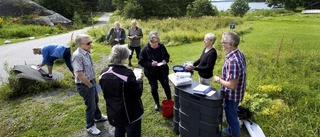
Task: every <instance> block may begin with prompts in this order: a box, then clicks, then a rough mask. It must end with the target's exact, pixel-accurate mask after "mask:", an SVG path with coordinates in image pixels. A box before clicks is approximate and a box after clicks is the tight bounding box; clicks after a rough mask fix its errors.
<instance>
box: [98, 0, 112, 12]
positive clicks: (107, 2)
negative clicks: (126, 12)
mask: <svg viewBox="0 0 320 137" xmlns="http://www.w3.org/2000/svg"><path fill="white" fill-rule="evenodd" d="M98 3H99V4H98V11H100V12H112V11H114V10H116V8H115V7H114V6H112V1H111V0H98Z"/></svg>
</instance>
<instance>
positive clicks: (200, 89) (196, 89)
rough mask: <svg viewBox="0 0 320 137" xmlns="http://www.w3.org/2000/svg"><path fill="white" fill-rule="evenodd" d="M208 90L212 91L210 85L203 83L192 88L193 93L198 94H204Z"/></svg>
mask: <svg viewBox="0 0 320 137" xmlns="http://www.w3.org/2000/svg"><path fill="white" fill-rule="evenodd" d="M210 91H212V88H211V87H210V86H207V85H203V84H199V85H198V86H196V87H194V88H193V93H195V94H200V95H206V94H207V93H208V92H210ZM210 94H212V93H210ZM213 94H214V93H213Z"/></svg>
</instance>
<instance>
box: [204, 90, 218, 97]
mask: <svg viewBox="0 0 320 137" xmlns="http://www.w3.org/2000/svg"><path fill="white" fill-rule="evenodd" d="M214 93H216V91H214V90H211V91H209V92H208V93H207V94H206V96H208V97H210V96H212V95H213V94H214Z"/></svg>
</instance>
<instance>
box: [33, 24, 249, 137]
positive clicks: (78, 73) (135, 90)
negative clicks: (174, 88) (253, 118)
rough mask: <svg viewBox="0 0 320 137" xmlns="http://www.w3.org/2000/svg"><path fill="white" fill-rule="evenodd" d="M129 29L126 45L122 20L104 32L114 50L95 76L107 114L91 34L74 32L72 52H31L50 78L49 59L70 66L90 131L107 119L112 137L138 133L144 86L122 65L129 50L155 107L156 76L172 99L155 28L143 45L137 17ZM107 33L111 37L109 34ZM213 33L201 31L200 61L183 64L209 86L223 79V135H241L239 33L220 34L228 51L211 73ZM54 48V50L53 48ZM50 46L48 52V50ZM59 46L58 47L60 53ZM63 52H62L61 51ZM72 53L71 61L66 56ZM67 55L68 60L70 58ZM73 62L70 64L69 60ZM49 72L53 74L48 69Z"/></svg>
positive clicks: (243, 83) (243, 82) (242, 72)
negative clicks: (216, 70)
mask: <svg viewBox="0 0 320 137" xmlns="http://www.w3.org/2000/svg"><path fill="white" fill-rule="evenodd" d="M131 25H132V28H130V29H129V35H128V39H129V40H130V44H129V47H128V46H127V45H125V44H124V40H125V38H126V35H125V31H124V29H122V28H120V23H119V22H115V27H114V28H112V29H111V30H110V31H109V32H108V33H107V36H106V38H107V43H109V42H110V43H111V45H112V50H111V53H110V54H109V61H110V62H109V65H108V66H107V67H106V68H105V69H103V71H102V72H101V74H100V76H99V84H100V85H101V89H102V91H103V93H104V94H103V95H104V99H105V100H106V105H107V116H104V115H102V114H101V111H100V109H99V107H98V101H99V98H98V93H97V92H96V88H97V87H96V86H97V83H96V77H95V71H94V67H93V62H92V59H91V55H90V50H91V47H92V41H91V38H90V36H89V35H86V34H80V35H78V36H77V37H76V40H75V41H76V45H77V47H78V48H77V50H76V51H75V52H74V53H73V54H72V57H71V56H70V49H68V47H65V46H61V45H54V46H52V47H51V48H52V49H51V50H50V49H49V48H48V49H47V48H46V47H43V48H39V49H34V53H35V54H42V55H43V61H42V63H41V64H39V66H43V65H44V64H47V65H48V70H49V68H50V71H49V75H48V76H49V77H50V76H51V77H52V65H53V61H54V60H55V59H57V58H64V59H65V60H66V64H67V66H68V67H69V70H70V71H71V72H73V74H74V76H75V83H76V88H77V91H78V93H79V94H80V95H81V96H82V97H83V99H84V102H85V105H86V128H87V131H88V132H90V133H92V134H100V132H101V131H100V130H99V129H98V128H97V127H96V125H95V122H97V121H105V120H108V121H109V123H110V124H111V125H113V126H115V136H117V137H118V136H119V137H122V136H125V134H127V136H141V119H142V117H143V113H144V109H143V103H142V100H141V96H142V91H143V84H142V83H143V82H142V79H143V78H142V77H137V76H136V75H135V74H134V73H133V71H132V70H131V69H129V68H127V67H126V65H125V63H126V61H127V59H129V66H130V65H131V58H132V55H133V54H132V53H133V51H134V50H135V51H136V54H137V58H138V60H139V61H138V64H139V65H140V66H141V67H143V68H144V75H145V76H146V78H147V79H148V82H149V85H150V87H151V94H152V97H153V100H154V103H155V105H154V109H155V110H156V111H159V110H160V107H161V106H160V100H159V93H158V81H159V82H160V84H161V85H162V87H163V89H164V92H165V95H166V98H167V99H168V100H171V99H172V97H171V89H170V85H169V79H168V74H169V67H168V64H167V63H168V62H169V59H170V54H169V53H168V51H167V49H166V47H165V46H164V45H163V43H161V42H160V37H159V34H158V33H157V32H156V31H151V32H150V33H149V38H148V42H147V44H146V45H145V46H144V47H143V48H142V49H141V48H140V39H141V38H142V37H143V34H142V30H141V28H138V27H137V26H136V25H137V24H136V21H135V20H133V21H132V22H131ZM110 37H112V38H111V39H110ZM216 39H217V37H216V36H215V35H214V34H212V33H208V34H206V35H205V36H204V41H203V42H204V49H203V51H202V54H201V56H200V58H199V59H198V60H196V61H195V62H194V63H193V64H192V65H190V66H187V67H186V70H187V71H193V70H195V71H198V74H199V83H201V84H204V85H211V83H212V80H213V81H214V82H216V83H219V84H221V92H223V93H224V95H225V98H224V110H225V114H226V119H227V123H228V127H227V128H226V129H225V130H223V131H222V134H224V135H232V136H234V137H238V136H240V126H239V122H238V116H237V109H238V106H239V103H240V102H241V101H242V99H243V97H244V92H245V89H246V61H245V57H244V55H243V53H242V52H240V50H239V49H238V45H239V42H240V38H239V36H238V35H237V34H236V33H235V32H225V33H223V35H222V39H221V44H222V46H223V49H224V50H225V51H226V57H225V60H224V64H223V66H222V75H221V77H218V76H214V75H213V69H214V66H215V62H216V60H217V51H216V50H215V48H214V47H213V44H214V43H215V41H216ZM55 50H56V51H55ZM51 51H52V52H51ZM59 51H60V52H61V53H60V54H59ZM62 51H63V52H62ZM70 57H71V60H70ZM68 60H69V61H68ZM71 64H72V65H71ZM50 72H51V74H50Z"/></svg>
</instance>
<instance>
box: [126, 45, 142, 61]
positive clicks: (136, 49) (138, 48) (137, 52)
mask: <svg viewBox="0 0 320 137" xmlns="http://www.w3.org/2000/svg"><path fill="white" fill-rule="evenodd" d="M129 49H130V50H131V55H130V56H129V59H132V55H133V52H134V51H136V58H137V59H138V60H139V56H140V51H141V47H140V46H139V47H131V46H129Z"/></svg>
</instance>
